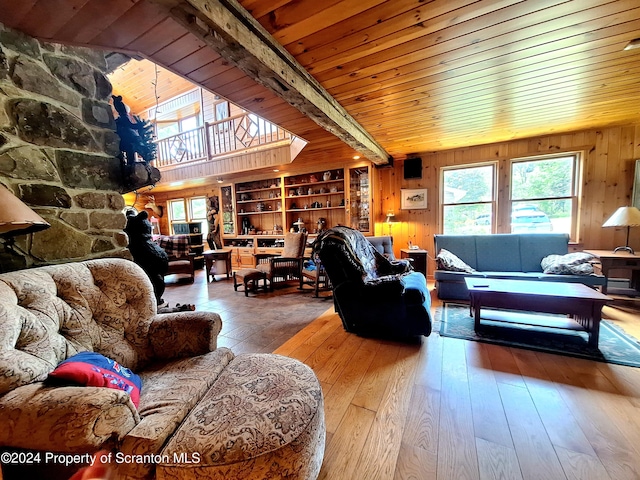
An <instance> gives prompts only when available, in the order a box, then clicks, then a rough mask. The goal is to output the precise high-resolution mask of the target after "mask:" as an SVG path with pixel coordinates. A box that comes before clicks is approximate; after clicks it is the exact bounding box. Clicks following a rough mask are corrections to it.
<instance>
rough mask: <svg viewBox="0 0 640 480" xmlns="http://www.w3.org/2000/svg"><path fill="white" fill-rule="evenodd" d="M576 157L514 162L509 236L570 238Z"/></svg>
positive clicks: (576, 198)
mask: <svg viewBox="0 0 640 480" xmlns="http://www.w3.org/2000/svg"><path fill="white" fill-rule="evenodd" d="M577 168H578V155H576V154H571V155H566V154H565V155H562V156H556V157H543V158H535V159H522V160H514V161H513V162H512V164H511V232H512V233H528V232H530V233H538V232H560V233H568V234H569V235H571V236H572V237H574V236H575V235H574V232H575V229H576V223H577V222H576V221H575V217H576V212H577V200H578V196H577V192H576V190H577V182H576V178H577Z"/></svg>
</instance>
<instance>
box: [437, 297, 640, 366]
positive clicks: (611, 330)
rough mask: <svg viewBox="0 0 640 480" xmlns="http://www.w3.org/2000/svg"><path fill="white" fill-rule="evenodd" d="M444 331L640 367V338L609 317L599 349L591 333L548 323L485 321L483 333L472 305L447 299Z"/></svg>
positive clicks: (440, 316)
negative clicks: (477, 327)
mask: <svg viewBox="0 0 640 480" xmlns="http://www.w3.org/2000/svg"><path fill="white" fill-rule="evenodd" d="M436 321H439V322H440V330H439V332H440V335H441V336H443V337H453V338H462V339H465V340H472V341H476V342H486V343H493V344H496V345H504V346H508V347H517V348H525V349H528V350H535V351H539V352H546V353H555V354H558V355H566V356H571V357H579V358H585V359H588V360H596V361H599V362H607V363H616V364H618V365H627V366H630V367H640V342H638V340H637V339H635V338H633V337H632V336H630V335H628V334H627V333H625V332H624V331H623V330H622V329H620V328H619V327H618V326H617V325H614V324H613V323H612V322H609V321H607V320H602V321H601V322H600V339H599V341H598V349H597V350H595V349H592V348H589V346H588V344H587V340H588V338H587V333H586V332H579V331H571V330H558V329H550V328H544V327H533V326H526V325H514V326H511V325H510V324H505V323H498V322H490V321H485V320H483V321H482V326H481V330H480V333H476V332H475V330H474V327H473V317H471V316H470V315H469V305H462V304H455V303H445V304H444V306H442V307H438V308H437V310H436Z"/></svg>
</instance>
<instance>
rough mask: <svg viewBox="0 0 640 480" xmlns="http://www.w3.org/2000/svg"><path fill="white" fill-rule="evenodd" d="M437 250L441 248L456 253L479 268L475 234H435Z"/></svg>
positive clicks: (472, 266)
mask: <svg viewBox="0 0 640 480" xmlns="http://www.w3.org/2000/svg"><path fill="white" fill-rule="evenodd" d="M434 239H435V247H436V252H439V251H440V250H441V249H443V248H444V249H445V250H449V251H450V252H453V253H455V254H456V255H457V256H458V258H460V259H461V260H462V261H463V262H464V263H466V264H467V265H469V266H470V267H471V268H474V269H476V270H478V259H477V252H476V239H475V236H473V235H434Z"/></svg>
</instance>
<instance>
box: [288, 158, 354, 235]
mask: <svg viewBox="0 0 640 480" xmlns="http://www.w3.org/2000/svg"><path fill="white" fill-rule="evenodd" d="M284 191H285V193H284V195H285V207H286V209H285V212H286V224H287V227H289V228H291V227H292V226H294V225H295V224H296V222H298V221H300V220H301V221H303V222H304V226H305V228H306V229H307V230H308V231H309V232H311V233H315V232H317V230H318V226H319V221H320V219H324V220H325V228H329V227H332V226H335V225H339V224H343V223H344V218H345V208H346V206H345V183H344V170H343V169H334V170H329V171H326V172H314V173H309V174H303V175H295V176H291V177H285V179H284Z"/></svg>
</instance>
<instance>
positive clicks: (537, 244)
mask: <svg viewBox="0 0 640 480" xmlns="http://www.w3.org/2000/svg"><path fill="white" fill-rule="evenodd" d="M568 245H569V235H568V234H566V233H544V234H540V233H523V234H520V262H521V264H522V271H523V272H542V268H541V266H540V262H541V261H542V259H543V258H544V257H546V256H547V255H550V254H552V253H554V254H558V255H564V254H566V253H567V252H568V248H569V247H568Z"/></svg>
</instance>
